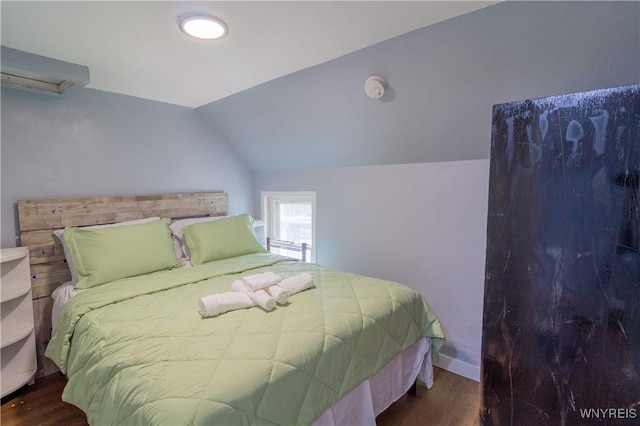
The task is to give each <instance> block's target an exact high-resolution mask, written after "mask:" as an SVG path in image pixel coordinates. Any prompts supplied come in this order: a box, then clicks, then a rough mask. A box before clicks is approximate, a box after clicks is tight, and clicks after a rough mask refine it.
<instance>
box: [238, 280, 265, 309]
mask: <svg viewBox="0 0 640 426" xmlns="http://www.w3.org/2000/svg"><path fill="white" fill-rule="evenodd" d="M244 284H245V283H244V282H243V281H241V280H236V281H234V282H233V283H231V289H232V290H234V291H236V292H238V293H243V294H246V295H247V296H248V297H249V298H250V299H251V300H252V301H253V302H254V303H255V304H256V305H258V306H260V307H261V308H262V309H265V310H267V311H270V310H272V309H273V308H275V307H276V299H275V298H273V297H271V296H269V294H267V292H266V291H264V290H257V291H249V290H248V289H247V288H246V287H245V285H244Z"/></svg>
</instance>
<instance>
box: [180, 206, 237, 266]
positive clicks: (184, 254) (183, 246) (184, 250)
mask: <svg viewBox="0 0 640 426" xmlns="http://www.w3.org/2000/svg"><path fill="white" fill-rule="evenodd" d="M225 217H227V216H205V217H192V218H189V219H179V220H176V221H175V222H173V223H172V224H171V225H169V229H170V230H171V234H172V235H171V239H172V240H173V247H174V249H175V251H176V257H177V258H178V259H180V260H182V261H183V262H186V261H188V260H189V258H190V256H191V253H190V252H189V248H188V247H187V243H186V241H185V239H184V232H182V228H184V227H185V226H189V225H193V224H194V223H199V222H208V221H211V220H218V219H222V218H225Z"/></svg>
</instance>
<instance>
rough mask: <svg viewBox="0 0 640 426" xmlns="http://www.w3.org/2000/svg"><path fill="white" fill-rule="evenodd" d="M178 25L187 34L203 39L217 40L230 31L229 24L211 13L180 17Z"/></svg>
mask: <svg viewBox="0 0 640 426" xmlns="http://www.w3.org/2000/svg"><path fill="white" fill-rule="evenodd" d="M178 26H179V27H180V30H181V31H182V32H183V33H185V34H186V35H188V36H190V37H194V38H198V39H201V40H215V39H218V38H222V37H224V36H226V35H227V34H228V33H229V29H228V28H227V25H226V24H225V23H224V22H222V21H221V20H220V19H218V18H216V17H214V16H209V15H187V16H180V17H179V18H178Z"/></svg>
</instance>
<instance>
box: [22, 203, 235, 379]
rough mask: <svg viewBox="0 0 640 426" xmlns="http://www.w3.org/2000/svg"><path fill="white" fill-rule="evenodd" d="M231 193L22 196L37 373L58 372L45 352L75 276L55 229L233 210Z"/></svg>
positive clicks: (211, 214)
mask: <svg viewBox="0 0 640 426" xmlns="http://www.w3.org/2000/svg"><path fill="white" fill-rule="evenodd" d="M228 206H229V200H228V195H227V193H225V192H205V193H185V194H162V195H140V196H104V197H84V198H57V199H48V200H37V199H36V200H19V201H18V221H19V226H20V243H21V245H22V246H23V247H28V248H29V259H30V264H31V289H32V297H33V311H34V317H35V329H36V350H37V354H38V373H37V376H45V375H48V374H51V373H54V372H56V371H57V367H56V366H55V365H54V364H53V362H51V361H50V360H49V359H48V358H45V357H44V350H45V348H46V346H47V344H48V343H49V340H50V338H51V307H52V305H53V300H52V299H51V297H50V296H51V293H52V292H53V290H55V288H56V287H58V286H59V285H60V284H63V283H65V282H67V281H69V280H70V279H71V273H70V272H69V268H68V267H67V263H66V261H65V259H64V251H63V249H62V244H61V243H60V241H58V239H57V238H56V237H55V235H54V234H53V231H54V230H55V229H60V228H64V227H66V226H88V225H103V224H108V223H116V222H122V221H127V220H134V219H143V218H145V217H151V216H160V217H168V218H172V219H176V218H182V217H193V216H222V215H226V214H227V213H228Z"/></svg>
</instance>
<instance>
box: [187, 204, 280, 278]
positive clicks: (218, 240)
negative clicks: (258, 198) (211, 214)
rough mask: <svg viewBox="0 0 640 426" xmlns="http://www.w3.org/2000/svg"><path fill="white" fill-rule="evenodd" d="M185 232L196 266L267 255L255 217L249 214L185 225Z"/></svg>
mask: <svg viewBox="0 0 640 426" xmlns="http://www.w3.org/2000/svg"><path fill="white" fill-rule="evenodd" d="M183 232H184V237H185V242H186V243H187V247H189V251H190V252H191V264H192V265H199V264H201V263H206V262H211V261H213V260H220V259H228V258H230V257H235V256H242V255H244V254H252V253H266V252H267V250H266V249H265V248H264V247H262V244H260V241H258V238H256V234H255V232H254V230H253V218H252V217H251V216H250V215H248V214H241V215H238V216H232V217H226V218H224V219H218V220H213V221H210V222H200V223H194V224H193V225H189V226H185V227H184V228H183Z"/></svg>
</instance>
